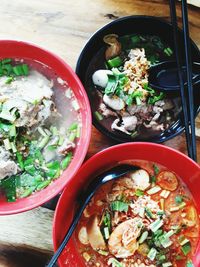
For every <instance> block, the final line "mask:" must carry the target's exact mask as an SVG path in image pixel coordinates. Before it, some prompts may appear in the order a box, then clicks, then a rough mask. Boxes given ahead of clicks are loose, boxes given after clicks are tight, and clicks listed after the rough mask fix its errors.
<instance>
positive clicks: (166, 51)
mask: <svg viewBox="0 0 200 267" xmlns="http://www.w3.org/2000/svg"><path fill="white" fill-rule="evenodd" d="M164 53H165V54H166V55H167V56H169V57H170V56H171V55H172V54H173V51H172V49H171V48H170V47H167V48H165V49H164Z"/></svg>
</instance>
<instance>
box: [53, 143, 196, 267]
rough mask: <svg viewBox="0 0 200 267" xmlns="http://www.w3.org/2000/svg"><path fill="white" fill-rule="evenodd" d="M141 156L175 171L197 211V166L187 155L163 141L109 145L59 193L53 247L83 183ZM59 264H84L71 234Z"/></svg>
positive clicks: (57, 242) (63, 265) (68, 220)
mask: <svg viewBox="0 0 200 267" xmlns="http://www.w3.org/2000/svg"><path fill="white" fill-rule="evenodd" d="M130 159H140V160H147V161H153V162H157V163H159V164H161V165H164V166H166V167H167V168H168V169H169V170H172V171H174V172H175V173H177V174H178V175H179V176H180V177H181V178H182V180H183V181H184V182H185V184H186V185H187V186H188V188H189V190H190V192H191V193H192V195H193V198H194V200H195V203H196V207H197V210H198V213H200V194H199V188H200V167H199V165H198V164H196V163H195V162H193V161H192V160H191V159H190V158H188V157H187V156H186V155H184V154H182V153H180V152H178V151H176V150H174V149H172V148H169V147H166V146H163V145H158V144H153V143H145V142H144V143H139V142H138V143H126V144H121V145H117V146H113V147H110V148H108V149H106V150H103V151H101V152H99V153H98V154H96V155H94V156H93V157H92V158H90V159H89V160H88V161H87V162H86V163H85V164H84V165H83V166H82V167H81V168H80V170H79V171H78V173H77V174H76V176H75V177H74V178H73V179H71V181H70V182H69V183H68V186H67V188H66V189H65V190H64V192H63V194H62V196H61V197H60V200H59V203H58V205H57V208H56V212H55V217H54V224H53V242H54V249H55V250H56V249H57V248H58V246H59V244H60V243H61V241H62V239H63V236H64V235H65V233H66V231H67V229H68V227H69V225H70V222H71V220H72V217H73V211H74V208H75V204H76V200H77V197H78V195H79V194H80V192H81V190H83V186H84V185H85V184H87V183H88V182H89V181H90V180H92V179H93V178H94V177H95V176H96V175H97V174H98V173H99V172H102V171H103V170H104V169H107V168H109V167H111V166H113V165H115V164H116V163H117V162H119V161H122V160H130ZM193 262H194V265H195V267H198V266H200V242H199V243H198V246H197V250H196V255H195V257H194V258H193ZM59 266H60V267H66V266H73V267H84V266H85V265H84V263H83V260H82V259H81V257H80V255H79V253H78V251H77V250H76V245H75V240H74V238H73V237H72V238H71V239H70V241H69V243H68V245H67V247H66V249H65V250H64V252H63V253H62V255H61V257H60V259H59Z"/></svg>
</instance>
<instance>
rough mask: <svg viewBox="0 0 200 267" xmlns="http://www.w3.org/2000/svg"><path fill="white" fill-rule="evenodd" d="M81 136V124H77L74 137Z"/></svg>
mask: <svg viewBox="0 0 200 267" xmlns="http://www.w3.org/2000/svg"><path fill="white" fill-rule="evenodd" d="M80 136H81V126H80V124H78V127H77V129H76V138H80Z"/></svg>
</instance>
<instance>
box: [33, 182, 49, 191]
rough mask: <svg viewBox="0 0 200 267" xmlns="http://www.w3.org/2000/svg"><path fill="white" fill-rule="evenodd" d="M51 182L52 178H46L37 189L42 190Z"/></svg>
mask: <svg viewBox="0 0 200 267" xmlns="http://www.w3.org/2000/svg"><path fill="white" fill-rule="evenodd" d="M50 183H51V180H45V181H43V182H42V183H40V184H39V185H38V186H37V188H36V189H37V190H41V189H43V188H45V187H47V186H48V185H49V184H50Z"/></svg>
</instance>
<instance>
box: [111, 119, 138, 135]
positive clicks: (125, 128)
mask: <svg viewBox="0 0 200 267" xmlns="http://www.w3.org/2000/svg"><path fill="white" fill-rule="evenodd" d="M137 121H138V120H137V117H136V116H129V117H123V118H122V120H121V121H120V119H116V120H114V122H113V123H112V125H111V128H112V130H118V131H121V132H123V133H126V134H131V132H132V131H134V130H135V128H136V126H137Z"/></svg>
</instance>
